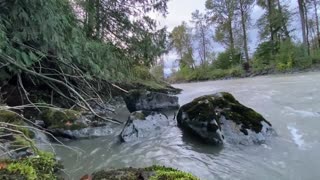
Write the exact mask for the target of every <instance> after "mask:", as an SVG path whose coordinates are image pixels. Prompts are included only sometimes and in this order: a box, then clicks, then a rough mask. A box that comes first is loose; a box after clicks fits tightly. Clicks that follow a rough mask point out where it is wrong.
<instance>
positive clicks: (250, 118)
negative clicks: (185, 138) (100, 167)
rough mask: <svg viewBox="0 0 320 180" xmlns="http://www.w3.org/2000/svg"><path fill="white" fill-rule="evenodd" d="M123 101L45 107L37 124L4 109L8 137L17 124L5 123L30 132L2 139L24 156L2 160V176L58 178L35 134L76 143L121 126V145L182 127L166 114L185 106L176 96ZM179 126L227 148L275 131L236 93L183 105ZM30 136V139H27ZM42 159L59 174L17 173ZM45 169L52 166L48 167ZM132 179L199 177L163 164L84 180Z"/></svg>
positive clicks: (143, 93) (138, 95)
mask: <svg viewBox="0 0 320 180" xmlns="http://www.w3.org/2000/svg"><path fill="white" fill-rule="evenodd" d="M122 97H123V98H121V97H118V98H117V100H116V101H114V102H113V103H111V101H110V102H108V103H103V104H97V103H95V102H89V103H90V107H92V111H93V112H92V111H88V110H87V111H85V110H82V109H81V108H79V107H75V108H72V109H64V108H57V107H45V108H41V113H39V114H37V115H34V119H32V120H30V121H31V124H29V123H28V122H26V121H25V120H26V118H25V117H24V116H22V115H19V114H18V113H17V112H15V111H14V110H11V109H10V107H8V106H3V107H2V110H1V112H2V114H0V117H1V118H2V119H1V120H2V121H1V122H2V126H1V127H3V128H4V127H6V128H7V129H5V130H8V131H3V132H2V134H3V135H5V133H12V129H11V128H10V127H11V126H14V125H10V124H9V125H8V126H4V125H6V124H5V123H13V122H19V123H21V124H19V123H17V124H16V125H19V126H17V127H16V128H17V129H13V130H17V131H19V132H20V131H21V132H25V133H22V135H21V136H22V137H19V136H17V135H13V136H12V137H11V136H1V140H2V141H1V142H0V143H1V147H2V148H3V147H5V148H3V152H4V153H6V154H8V155H12V154H15V153H18V154H15V155H14V156H8V157H7V158H3V160H2V162H3V163H4V164H5V167H4V168H3V169H4V170H3V171H0V175H2V176H3V177H6V176H7V175H11V174H12V175H14V176H16V175H17V177H20V176H21V177H27V178H29V177H30V178H31V179H32V178H34V177H36V178H35V179H38V178H40V177H42V174H40V173H45V174H48V173H49V174H51V175H48V177H52V179H56V178H57V174H56V172H57V168H55V167H56V166H58V163H57V161H56V160H55V159H54V156H53V155H45V156H43V153H42V152H41V151H38V150H37V148H35V145H34V140H32V139H33V138H34V136H33V135H32V131H31V130H35V131H41V132H45V133H46V134H51V135H53V136H54V137H55V138H53V139H52V140H53V141H57V139H56V138H68V139H72V140H74V139H79V138H94V137H99V136H107V135H109V134H111V133H114V131H115V127H116V126H119V125H117V124H120V125H121V124H122V126H123V129H122V131H121V132H119V133H120V135H119V139H120V140H121V142H123V143H126V142H132V141H140V140H143V139H144V138H150V137H155V136H158V135H160V134H161V133H162V132H163V131H164V129H166V128H170V126H176V125H177V124H176V123H175V119H169V118H168V117H167V116H166V115H165V113H163V112H162V111H164V110H173V111H177V110H178V108H179V107H180V105H179V103H178V98H177V97H176V96H174V95H171V94H170V93H162V92H151V91H147V90H132V91H129V92H127V93H125V94H124V95H123V96H122ZM119 107H127V108H128V110H129V111H130V112H131V114H130V115H129V117H128V120H127V121H126V122H123V121H118V120H117V119H116V117H117V115H116V114H115V109H117V108H119ZM4 114H6V115H4ZM8 114H9V115H8ZM3 117H5V118H3ZM177 122H178V126H179V127H180V128H181V129H182V130H187V131H189V132H191V135H193V136H194V137H196V138H198V137H199V141H203V142H206V143H212V144H213V145H223V143H224V142H225V141H228V142H233V143H238V144H243V145H253V144H256V143H258V144H260V143H263V142H264V141H265V140H266V138H267V137H269V136H270V134H271V132H272V131H273V129H272V126H271V123H269V122H268V121H267V120H265V119H264V118H263V117H262V116H261V115H260V114H258V113H257V112H255V111H254V110H253V109H250V108H248V107H245V106H243V105H242V104H240V103H239V102H238V101H237V100H236V99H235V98H234V97H233V96H232V95H231V94H229V93H225V92H221V93H217V94H213V95H208V96H203V97H199V98H197V99H195V100H193V101H192V102H190V103H188V104H186V105H183V106H182V107H181V108H180V109H179V112H178V116H177ZM21 128H23V129H21ZM189 132H186V133H189ZM13 134H14V133H13ZM24 134H29V135H28V136H26V137H25V136H24ZM53 136H52V137H53ZM49 137H50V136H49ZM20 139H24V140H25V141H26V142H27V143H29V144H26V143H25V144H23V143H22V144H20V146H21V145H25V146H26V147H27V148H25V149H21V150H19V151H16V150H15V149H14V151H13V153H11V149H12V147H11V146H8V145H7V146H5V145H6V144H10V145H11V144H15V143H16V142H19V141H20ZM28 153H29V154H28ZM39 157H40V159H39ZM35 159H36V160H35ZM42 159H45V161H48V162H50V164H48V168H49V166H50V167H51V169H54V170H52V171H50V172H41V171H39V170H37V168H38V167H37V165H38V164H32V163H31V164H27V165H28V167H23V168H29V169H30V170H28V171H30V172H28V173H27V174H26V173H25V172H24V170H23V169H19V168H17V167H16V169H15V168H13V170H12V166H14V167H15V166H18V165H17V164H21V163H24V162H25V161H27V162H29V161H31V162H34V161H37V160H40V162H39V163H46V162H42ZM62 161H63V160H62ZM35 163H37V162H35ZM42 165H43V166H45V167H46V168H47V165H46V164H42ZM19 166H20V165H19ZM9 167H10V168H9ZM53 167H54V168H53ZM1 173H2V174H1ZM46 176H47V175H46ZM129 177H130V178H131V179H137V178H138V179H139V178H142V179H150V180H156V179H175V178H183V179H191V180H192V179H197V178H196V177H194V176H192V175H190V174H187V173H183V172H181V171H178V170H174V169H171V168H165V167H159V166H153V167H148V168H124V169H118V170H106V171H99V172H96V173H94V174H92V175H87V176H84V177H83V179H115V178H116V179H130V178H129ZM9 179H10V178H9Z"/></svg>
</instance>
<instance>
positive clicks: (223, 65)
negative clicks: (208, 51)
mask: <svg viewBox="0 0 320 180" xmlns="http://www.w3.org/2000/svg"><path fill="white" fill-rule="evenodd" d="M233 54H235V53H232V52H231V50H230V49H228V50H226V51H224V52H221V53H219V54H218V57H217V60H216V61H214V62H213V66H215V68H217V69H229V68H231V67H232V66H235V65H238V64H240V62H241V56H240V54H239V53H236V54H235V55H233Z"/></svg>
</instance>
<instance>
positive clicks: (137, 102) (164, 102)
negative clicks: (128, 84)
mask: <svg viewBox="0 0 320 180" xmlns="http://www.w3.org/2000/svg"><path fill="white" fill-rule="evenodd" d="M123 99H124V101H125V103H126V105H127V108H128V110H129V111H130V112H134V111H140V110H147V111H156V110H164V109H178V108H179V103H178V97H177V96H173V95H169V94H165V93H159V92H151V91H145V90H132V91H129V93H127V94H125V96H124V97H123Z"/></svg>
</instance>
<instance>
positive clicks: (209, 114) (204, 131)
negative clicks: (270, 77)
mask: <svg viewBox="0 0 320 180" xmlns="http://www.w3.org/2000/svg"><path fill="white" fill-rule="evenodd" d="M177 121H178V126H179V127H181V128H182V129H185V130H187V132H189V133H192V134H194V135H196V136H198V137H200V138H201V139H202V140H205V141H206V142H209V143H213V144H215V145H221V144H223V143H224V142H225V141H227V142H229V143H235V144H246V145H247V144H255V143H263V142H265V140H266V139H267V138H268V137H269V136H270V135H271V134H272V132H273V129H272V127H271V124H270V123H269V122H268V121H267V120H265V119H264V118H263V116H262V115H260V114H259V113H257V112H255V111H254V110H253V109H251V108H248V107H246V106H244V105H242V104H240V103H239V102H238V101H237V100H236V99H235V98H234V97H233V96H232V95H231V94H229V93H226V92H220V93H216V94H212V95H206V96H202V97H199V98H196V99H194V100H193V101H192V102H190V103H188V104H186V105H183V106H182V107H181V108H180V109H179V112H178V115H177Z"/></svg>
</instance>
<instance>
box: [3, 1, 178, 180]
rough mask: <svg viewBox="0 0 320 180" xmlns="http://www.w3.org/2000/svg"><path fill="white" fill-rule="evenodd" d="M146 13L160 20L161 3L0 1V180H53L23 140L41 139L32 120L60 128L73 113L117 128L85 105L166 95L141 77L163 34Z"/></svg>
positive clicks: (162, 86)
mask: <svg viewBox="0 0 320 180" xmlns="http://www.w3.org/2000/svg"><path fill="white" fill-rule="evenodd" d="M151 12H153V13H158V14H160V15H163V16H165V15H166V14H167V0H151V1H150V0H143V1H134V0H130V1H120V0H115V1H114V0H112V1H110V0H99V1H96V0H75V1H74V0H37V1H29V0H19V1H11V0H1V1H0V145H1V147H0V155H1V156H0V160H1V163H0V165H1V166H0V170H1V171H0V176H1V177H2V179H3V178H4V179H6V178H9V179H10V178H11V176H9V175H18V176H19V177H17V178H22V179H55V176H54V175H53V168H52V166H53V165H52V161H51V160H52V159H54V157H53V156H52V157H51V156H50V157H49V156H48V155H44V154H43V153H41V152H40V151H38V149H37V148H36V147H35V145H34V141H33V137H32V136H31V134H33V133H32V132H31V131H30V130H34V131H41V132H42V133H46V132H45V129H43V128H41V127H40V126H38V125H37V124H36V123H35V118H39V117H41V116H42V118H45V117H46V118H47V119H46V120H48V121H46V122H45V123H48V122H49V123H51V125H52V126H61V124H58V123H59V122H58V119H59V118H61V117H64V116H66V118H67V119H60V120H61V123H64V125H69V124H71V123H73V122H72V121H71V119H70V118H69V117H70V116H69V114H68V113H65V112H76V111H73V110H77V111H81V112H82V111H86V112H89V113H91V114H92V115H93V116H94V117H95V118H97V119H99V120H100V121H104V122H111V123H117V124H119V121H116V120H112V119H111V118H109V117H105V116H102V115H100V114H98V113H96V112H95V110H94V108H93V107H92V104H94V105H95V104H98V105H100V106H101V107H104V106H102V105H104V103H105V102H107V101H109V100H110V99H111V98H112V97H113V96H115V95H121V94H123V93H126V92H127V91H128V90H131V89H152V90H155V91H163V92H164V91H166V90H167V89H168V88H169V89H172V88H171V87H169V86H168V84H166V83H165V82H163V81H162V80H159V79H157V78H155V77H154V76H153V75H152V74H151V73H150V72H149V69H150V68H151V67H153V66H155V65H156V64H157V60H158V58H159V57H160V56H161V55H162V54H163V53H165V52H166V50H167V48H166V37H167V36H166V28H159V27H157V23H156V21H155V20H154V19H152V18H151V17H150V16H149V14H150V13H151ZM93 102H94V103H93ZM51 109H55V110H57V111H59V112H60V113H55V114H53V112H48V111H49V110H51ZM69 109H72V110H69ZM110 112H113V111H112V110H110ZM45 115H47V116H45ZM58 115H59V116H58ZM44 116H45V117H44ZM74 116H75V115H74ZM71 128H72V127H71ZM52 138H54V137H52ZM55 140H57V139H55ZM7 145H8V146H7ZM11 146H12V147H11ZM29 149H31V152H30V153H28V150H29ZM15 153H16V154H17V156H14V155H15ZM22 153H23V154H22ZM25 153H26V154H25ZM7 155H8V156H7ZM42 155H44V156H42ZM29 156H30V157H29ZM42 157H44V158H42ZM4 159H6V160H4ZM8 159H9V160H8ZM18 159H19V160H18ZM37 159H40V160H41V161H37ZM42 159H43V160H44V161H42ZM7 160H8V161H7ZM35 163H36V164H35ZM48 163H49V164H48ZM46 168H48V171H47V170H46ZM38 171H39V172H38ZM40 171H41V172H40ZM44 171H46V172H44ZM6 175H8V177H6ZM20 175H21V177H20ZM11 179H12V178H11Z"/></svg>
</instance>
